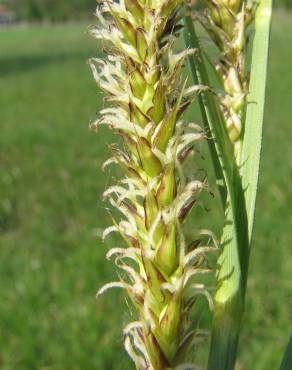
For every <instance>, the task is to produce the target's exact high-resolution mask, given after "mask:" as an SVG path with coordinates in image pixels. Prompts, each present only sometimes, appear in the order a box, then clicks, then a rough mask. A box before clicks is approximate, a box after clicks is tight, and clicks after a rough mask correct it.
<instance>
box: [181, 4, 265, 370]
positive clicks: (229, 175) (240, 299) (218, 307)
mask: <svg viewBox="0 0 292 370" xmlns="http://www.w3.org/2000/svg"><path fill="white" fill-rule="evenodd" d="M271 14H272V0H261V2H260V4H259V7H258V9H257V13H256V20H255V37H254V42H253V52H252V72H251V82H250V94H249V97H248V105H247V111H246V115H245V117H246V118H245V121H246V122H245V125H244V127H245V129H244V138H243V144H242V149H241V153H240V155H239V157H238V158H239V159H240V163H238V165H237V164H236V163H235V158H234V155H233V153H230V146H229V144H230V143H229V141H228V140H227V139H226V132H225V131H224V122H223V118H222V115H221V114H220V110H219V109H218V107H217V104H216V101H214V98H213V96H211V95H210V93H209V92H205V93H203V94H204V95H203V98H202V100H201V102H200V107H201V112H202V117H203V120H204V124H205V125H206V126H208V127H209V129H210V131H211V133H212V136H213V138H214V142H215V145H214V147H215V149H216V152H217V158H215V160H214V148H212V147H211V148H210V149H211V155H212V159H213V164H214V167H215V172H216V176H217V179H220V178H221V176H222V174H223V175H224V179H225V184H226V190H227V202H226V212H225V214H226V222H225V225H224V228H223V233H222V238H221V245H222V248H223V249H222V253H221V255H220V257H219V260H218V265H219V269H218V274H217V289H216V295H215V313H214V320H213V329H212V338H211V348H210V355H209V363H208V370H232V369H234V366H235V361H236V354H237V346H238V338H239V333H240V329H241V320H242V315H243V311H244V298H245V292H246V282H247V273H248V261H249V251H250V246H251V239H252V230H253V223H254V212H255V201H256V192H257V184H258V173H259V163H260V148H261V138H262V125H263V111H264V96H265V87H266V73H267V57H268V47H269V33H270V22H271ZM185 24H186V27H187V31H186V33H185V38H186V41H187V43H188V46H189V45H191V47H196V48H200V45H199V42H198V38H197V35H196V32H195V29H194V26H193V22H192V20H191V18H190V17H186V18H185ZM191 69H192V73H193V78H194V80H195V81H196V79H197V81H198V82H199V83H200V84H203V85H207V86H210V84H209V79H208V75H207V70H206V67H205V64H204V60H203V58H202V53H201V52H200V49H199V52H198V53H197V55H196V57H195V58H194V59H193V61H192V63H191ZM231 152H232V151H231ZM218 161H219V163H220V166H221V169H222V173H221V172H220V170H219V169H218ZM239 169H240V172H239ZM220 194H221V197H222V194H223V193H222V190H220ZM222 199H223V200H224V199H225V198H224V196H223V197H222ZM223 204H225V202H223Z"/></svg>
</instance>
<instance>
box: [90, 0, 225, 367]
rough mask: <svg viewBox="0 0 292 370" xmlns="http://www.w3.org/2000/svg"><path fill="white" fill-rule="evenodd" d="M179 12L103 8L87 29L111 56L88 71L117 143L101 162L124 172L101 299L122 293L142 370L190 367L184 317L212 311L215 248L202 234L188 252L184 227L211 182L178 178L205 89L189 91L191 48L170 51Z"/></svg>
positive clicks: (198, 135) (135, 2)
mask: <svg viewBox="0 0 292 370" xmlns="http://www.w3.org/2000/svg"><path fill="white" fill-rule="evenodd" d="M181 7H182V3H181V1H180V0H160V1H157V0H156V1H155V0H154V1H153V0H121V1H120V2H119V3H117V2H111V1H104V2H102V3H100V4H99V6H98V8H97V17H98V19H99V25H98V26H97V27H94V28H92V29H91V31H90V32H91V34H92V35H93V36H94V37H96V38H97V39H99V40H101V41H102V42H105V45H106V51H107V59H106V60H104V59H95V58H92V59H91V60H90V61H89V64H90V67H91V69H92V72H93V75H94V78H95V80H96V82H97V83H98V85H99V86H100V88H101V89H102V90H103V91H104V92H105V93H106V98H105V99H106V100H107V101H108V102H109V107H108V108H105V109H103V110H102V111H101V112H100V118H98V120H97V121H96V122H95V123H94V124H93V126H94V127H98V126H99V125H107V126H109V127H110V128H112V129H113V130H114V131H115V132H116V133H117V134H118V135H119V136H120V137H121V138H122V141H123V145H122V147H117V146H111V151H112V154H113V158H112V159H110V160H108V161H107V162H106V164H105V165H108V164H111V163H116V164H118V165H120V167H121V169H122V170H123V172H124V174H125V178H124V179H123V180H121V181H120V183H119V184H116V185H113V186H111V187H110V188H109V189H107V190H106V191H105V193H104V197H106V198H108V199H109V201H110V203H111V205H112V206H113V207H116V208H117V209H118V210H119V211H120V212H121V213H122V215H123V219H122V220H121V221H120V222H116V221H114V224H113V226H110V227H109V228H107V229H106V230H105V231H104V234H103V236H104V238H105V237H106V236H107V235H108V234H109V233H111V232H119V233H120V234H121V235H122V237H123V239H124V240H125V241H126V245H127V247H126V248H121V247H117V248H113V249H111V250H110V251H109V252H108V254H107V257H108V258H113V259H114V261H115V264H116V265H117V266H118V267H119V268H120V269H121V270H122V271H123V274H121V275H122V277H121V278H120V281H118V282H113V283H109V284H107V285H105V286H104V287H103V288H101V289H100V291H99V292H98V296H99V295H100V294H102V293H103V292H104V291H106V290H107V289H110V288H115V287H117V288H123V289H125V290H126V291H127V294H128V295H129V297H130V299H131V301H132V302H133V305H134V306H135V308H136V310H137V317H138V319H137V321H135V322H133V323H130V324H129V325H127V327H126V328H125V329H124V337H125V348H126V350H127V352H128V354H129V355H130V356H131V358H132V359H133V361H134V362H135V365H136V368H137V369H139V370H142V369H143V370H144V369H145V370H146V369H153V370H163V369H184V368H190V369H191V368H195V366H194V365H193V364H189V363H185V362H186V358H187V352H188V350H189V349H190V348H191V347H192V345H193V343H194V342H195V341H196V338H197V335H198V333H197V332H195V331H194V326H193V324H192V323H191V322H190V318H189V311H190V309H191V307H192V306H193V304H194V303H195V302H196V298H197V296H198V295H203V296H205V297H206V298H207V299H208V302H209V303H210V306H212V298H211V295H210V292H209V289H208V288H207V287H205V286H204V284H203V283H198V277H200V275H202V274H208V273H210V272H212V270H211V269H210V268H209V264H208V255H209V254H210V253H214V252H217V251H218V249H219V246H218V244H217V242H216V239H215V237H214V236H213V234H212V233H210V232H208V231H202V232H201V233H200V235H197V240H196V242H193V243H192V244H191V245H190V246H186V245H185V237H184V232H183V223H184V222H185V220H186V218H187V216H188V214H189V213H190V211H191V209H192V208H193V206H194V205H195V203H196V199H197V197H198V195H199V193H200V192H201V191H202V190H204V189H206V188H207V183H206V181H205V180H204V179H192V180H188V179H187V178H186V177H185V176H184V171H183V166H184V161H185V160H186V158H187V157H188V156H189V155H190V154H191V153H192V150H191V149H192V147H193V145H194V143H195V142H197V141H200V140H203V139H205V135H204V133H203V132H202V130H201V129H200V128H199V127H198V126H197V125H195V124H187V123H186V122H184V121H183V120H182V118H181V115H182V113H183V112H184V110H185V109H186V108H187V107H188V105H189V104H190V102H191V94H192V93H194V94H196V93H197V92H198V91H199V90H200V88H203V87H198V86H194V87H186V83H185V82H183V81H182V78H181V69H182V66H183V64H184V61H185V58H186V57H187V56H188V55H190V54H191V53H194V52H195V50H184V51H182V52H181V53H178V54H175V53H174V52H173V43H174V35H175V34H176V32H177V31H178V30H179V28H180V25H179V23H178V20H179V12H180V10H181ZM129 260H131V263H129V262H128V261H129ZM195 277H196V280H195V281H196V283H195V282H194V278H195Z"/></svg>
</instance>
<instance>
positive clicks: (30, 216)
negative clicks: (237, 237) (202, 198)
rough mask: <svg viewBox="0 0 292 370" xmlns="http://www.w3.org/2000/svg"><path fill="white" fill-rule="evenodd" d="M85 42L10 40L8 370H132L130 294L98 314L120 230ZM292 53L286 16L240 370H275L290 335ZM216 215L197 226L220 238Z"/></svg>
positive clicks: (4, 299) (4, 115) (1, 289)
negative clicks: (113, 222)
mask: <svg viewBox="0 0 292 370" xmlns="http://www.w3.org/2000/svg"><path fill="white" fill-rule="evenodd" d="M85 30H86V26H85V25H67V26H55V27H32V28H28V29H23V30H20V29H19V30H18V29H14V30H7V31H1V32H0V43H1V56H0V81H1V90H0V113H1V114H0V125H1V131H0V166H1V173H0V188H1V193H0V232H1V236H0V278H1V286H0V297H1V299H0V369H1V370H34V369H37V370H69V369H70V370H77V369H80V370H87V369H88V370H89V369H105V370H111V369H115V370H118V369H121V370H122V369H125V368H133V366H132V365H131V364H130V362H129V360H128V358H127V355H126V354H125V353H124V350H123V349H122V335H121V330H122V326H123V324H125V323H126V322H128V320H129V314H128V313H127V306H126V304H125V302H124V300H123V296H122V294H121V293H119V292H110V293H108V294H107V295H106V296H105V297H103V298H102V299H101V300H100V301H99V302H96V301H95V292H96V290H97V288H98V287H100V286H101V285H102V283H104V282H106V281H109V280H111V279H112V276H113V275H114V274H115V271H114V268H113V267H112V266H111V264H110V263H108V262H106V261H105V253H106V250H107V249H108V248H109V245H106V244H104V243H102V242H101V240H100V237H99V235H100V230H101V229H102V228H103V227H104V226H105V225H107V224H108V223H109V219H108V216H107V212H106V208H105V207H106V204H105V203H103V202H101V193H102V192H103V190H104V189H105V187H106V185H107V184H108V183H110V182H112V181H113V177H115V173H114V172H107V173H102V172H101V170H100V167H101V164H102V163H103V161H104V160H105V159H106V158H107V157H108V152H107V149H106V143H109V142H113V140H114V139H113V138H112V136H111V134H110V133H109V132H108V131H107V130H105V129H102V130H100V132H99V133H98V135H96V134H94V133H92V132H90V131H89V130H88V123H89V121H90V120H93V119H94V118H95V111H98V110H99V108H100V107H101V106H102V104H103V103H102V95H101V94H100V93H99V92H98V90H97V88H96V86H95V83H94V82H93V79H92V77H91V73H90V71H89V68H88V66H87V65H86V63H85V61H86V59H87V58H89V57H91V56H94V55H97V54H98V53H99V50H98V46H97V43H96V42H95V41H94V40H91V39H90V38H89V37H88V36H87V35H86V34H85ZM291 45H292V14H289V13H283V12H277V13H276V14H275V19H274V24H273V33H272V47H271V63H270V73H269V84H268V96H267V109H266V119H265V131H264V144H263V160H262V166H261V179H260V187H259V198H258V207H257V219H256V226H255V238H254V245H253V250H252V256H251V268H250V277H249V288H248V296H247V302H246V303H247V307H246V314H245V322H244V324H243V331H242V338H241V343H240V356H239V365H238V369H241V370H250V369H253V370H272V369H277V367H278V366H279V363H280V358H281V354H282V352H283V350H284V347H285V345H286V342H287V341H288V336H289V332H290V331H291V322H292V302H291V297H292V285H291V276H292V259H291V244H292V232H291V230H292V218H291V217H292V216H291V207H292V195H291V190H290V189H291V187H292V156H291V135H292V115H291V113H292V106H291V85H292V73H291V67H290V61H291V58H292V48H291ZM289 149H290V150H289ZM203 151H204V148H203ZM207 166H208V165H207ZM111 171H113V170H111ZM217 205H218V201H217V200H216V199H215V201H210V200H209V201H208V207H210V208H212V207H213V211H211V212H205V211H201V212H198V214H199V216H200V220H199V223H200V226H204V227H209V228H210V227H211V228H213V229H215V230H218V225H220V223H221V222H222V219H221V217H220V215H221V213H220V212H219V211H217V210H216V207H217ZM214 208H215V210H214ZM116 242H117V239H115V238H111V239H110V240H109V244H111V245H114V243H116Z"/></svg>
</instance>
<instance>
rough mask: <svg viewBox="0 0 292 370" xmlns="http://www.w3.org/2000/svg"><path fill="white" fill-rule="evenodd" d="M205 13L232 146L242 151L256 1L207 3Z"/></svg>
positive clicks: (202, 16)
mask: <svg viewBox="0 0 292 370" xmlns="http://www.w3.org/2000/svg"><path fill="white" fill-rule="evenodd" d="M204 3H205V5H206V7H205V10H204V11H202V12H199V13H197V14H196V18H197V17H198V19H199V20H200V21H201V23H202V24H203V26H204V27H205V29H206V30H207V32H208V33H209V35H210V37H211V39H212V40H213V41H214V43H215V45H216V46H217V47H218V49H219V52H220V55H219V58H218V61H217V62H216V63H215V68H216V71H217V74H218V77H219V79H220V80H221V82H222V87H223V93H219V94H218V97H219V101H220V106H221V109H222V112H223V115H224V118H225V122H226V127H227V130H228V133H229V137H230V140H231V142H232V143H234V145H235V154H236V156H237V155H238V153H237V146H238V147H240V144H239V145H237V144H238V143H240V141H241V139H242V133H243V127H242V121H243V114H244V108H245V105H246V96H247V94H248V89H249V73H248V71H247V68H246V53H247V43H248V26H249V25H250V23H251V22H252V20H253V18H254V14H255V8H256V2H255V0H204Z"/></svg>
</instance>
